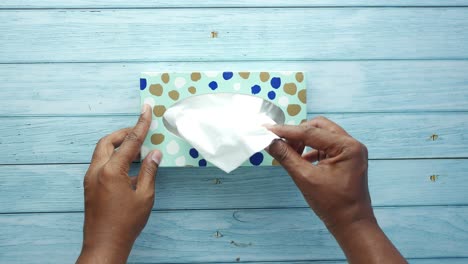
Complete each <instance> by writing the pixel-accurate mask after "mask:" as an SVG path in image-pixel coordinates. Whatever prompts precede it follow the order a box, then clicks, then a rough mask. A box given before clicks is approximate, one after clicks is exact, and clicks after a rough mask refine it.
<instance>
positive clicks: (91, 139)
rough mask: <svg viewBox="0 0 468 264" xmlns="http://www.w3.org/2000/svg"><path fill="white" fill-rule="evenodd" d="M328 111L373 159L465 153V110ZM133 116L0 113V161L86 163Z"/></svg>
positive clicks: (133, 119)
mask: <svg viewBox="0 0 468 264" xmlns="http://www.w3.org/2000/svg"><path fill="white" fill-rule="evenodd" d="M326 116H327V117H328V118H330V119H332V120H334V121H336V122H337V123H339V124H341V125H342V126H343V127H344V128H345V129H346V130H348V132H349V133H350V134H351V135H353V136H354V137H355V138H357V139H359V140H360V141H362V142H364V143H365V144H366V145H367V146H368V148H369V157H370V158H371V159H389V158H450V157H457V158H466V157H468V153H467V151H468V148H467V146H468V138H467V137H466V136H465V132H466V131H467V130H468V113H427V114H423V113H421V114H414V113H407V114H403V113H402V114H379V113H376V114H329V115H326ZM311 117H313V116H311V115H309V118H311ZM136 119H137V117H136V116H98V117H97V116H94V117H93V116H91V117H77V116H69V117H67V116H64V117H20V118H17V117H14V118H13V117H12V118H8V117H4V118H1V119H0V120H1V121H0V122H1V123H2V126H1V127H0V134H1V135H2V137H1V138H0V146H1V151H0V164H38V163H87V162H89V160H90V157H91V154H92V151H93V150H94V147H95V144H96V142H97V141H98V140H99V138H101V137H103V136H105V135H106V134H108V133H111V132H112V131H115V130H117V129H120V128H123V127H128V126H133V125H134V123H135V122H136ZM432 135H434V137H432ZM166 158H169V157H166Z"/></svg>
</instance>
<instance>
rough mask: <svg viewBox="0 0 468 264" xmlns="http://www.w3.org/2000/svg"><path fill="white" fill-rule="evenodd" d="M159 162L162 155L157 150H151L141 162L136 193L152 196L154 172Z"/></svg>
mask: <svg viewBox="0 0 468 264" xmlns="http://www.w3.org/2000/svg"><path fill="white" fill-rule="evenodd" d="M161 160H162V153H161V151H159V150H153V151H152V152H150V153H149V154H148V155H147V156H146V158H145V159H144V160H143V163H142V164H141V169H140V173H139V174H138V182H137V193H141V194H154V189H155V186H154V185H155V184H154V182H155V178H156V172H157V170H158V167H159V164H160V163H161Z"/></svg>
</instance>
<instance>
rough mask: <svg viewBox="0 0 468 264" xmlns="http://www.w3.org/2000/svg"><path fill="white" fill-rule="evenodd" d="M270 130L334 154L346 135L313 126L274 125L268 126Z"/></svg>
mask: <svg viewBox="0 0 468 264" xmlns="http://www.w3.org/2000/svg"><path fill="white" fill-rule="evenodd" d="M268 129H269V130H270V131H271V132H273V133H275V134H276V135H278V136H279V137H282V138H285V139H287V140H295V141H302V142H304V145H306V146H309V147H312V148H314V149H317V150H322V151H324V152H325V153H326V154H327V155H330V156H336V155H338V154H339V153H340V152H341V147H340V146H343V143H344V141H345V140H346V138H347V137H344V136H343V135H339V134H336V133H332V132H330V131H328V130H324V129H322V128H317V127H313V126H303V125H301V126H291V125H275V126H272V127H269V128H268Z"/></svg>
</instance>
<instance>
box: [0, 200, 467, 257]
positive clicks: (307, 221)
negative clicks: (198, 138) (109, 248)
mask: <svg viewBox="0 0 468 264" xmlns="http://www.w3.org/2000/svg"><path fill="white" fill-rule="evenodd" d="M376 215H377V218H378V220H379V223H380V224H381V226H382V228H383V229H384V231H385V232H386V233H387V235H388V236H389V237H390V239H392V241H393V242H394V243H395V245H396V246H397V247H398V248H399V249H400V250H401V252H402V253H403V255H404V256H405V257H408V258H443V257H465V258H466V257H468V255H467V252H466V248H465V247H464V246H463V245H464V243H466V241H467V240H468V232H467V230H468V221H467V219H468V210H467V207H416V208H413V207H411V208H382V209H377V210H376ZM82 219H83V215H82V213H61V214H15V215H0V233H1V234H2V235H3V236H4V237H8V238H9V239H1V240H0V247H1V248H2V249H4V250H2V251H1V253H2V260H3V261H5V262H7V263H21V262H28V263H44V262H61V263H63V262H67V263H69V262H72V261H73V260H74V259H75V258H76V256H77V254H78V252H79V250H80V246H81V245H80V244H81V237H82ZM216 231H218V232H220V233H221V235H222V236H218V237H216V236H215V235H214V234H215V232H216ZM232 241H234V242H232ZM44 252H47V254H44ZM343 257H344V256H343V254H342V252H341V250H340V248H339V247H338V245H337V244H336V242H335V241H334V240H333V238H332V237H331V235H330V234H329V233H328V231H327V230H326V229H325V227H324V226H323V224H322V223H321V222H320V220H319V219H318V218H317V217H316V216H315V215H314V214H313V213H312V211H311V210H310V209H283V210H217V211H171V212H154V213H153V214H152V216H151V218H150V220H149V222H148V224H147V226H146V228H145V230H144V231H143V233H142V234H141V235H140V237H139V238H138V240H137V242H136V244H135V246H134V249H133V251H132V255H131V257H130V262H154V263H184V262H202V263H206V262H216V261H217V262H235V260H236V258H240V260H241V261H278V260H282V261H298V260H303V261H304V260H337V259H343Z"/></svg>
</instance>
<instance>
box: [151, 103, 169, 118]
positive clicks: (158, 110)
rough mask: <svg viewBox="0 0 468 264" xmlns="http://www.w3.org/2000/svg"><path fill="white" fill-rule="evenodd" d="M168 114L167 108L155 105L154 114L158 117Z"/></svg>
mask: <svg viewBox="0 0 468 264" xmlns="http://www.w3.org/2000/svg"><path fill="white" fill-rule="evenodd" d="M164 112H166V107H165V106H164V105H155V106H154V108H153V113H154V115H155V116H157V117H161V116H163V115H164Z"/></svg>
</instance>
